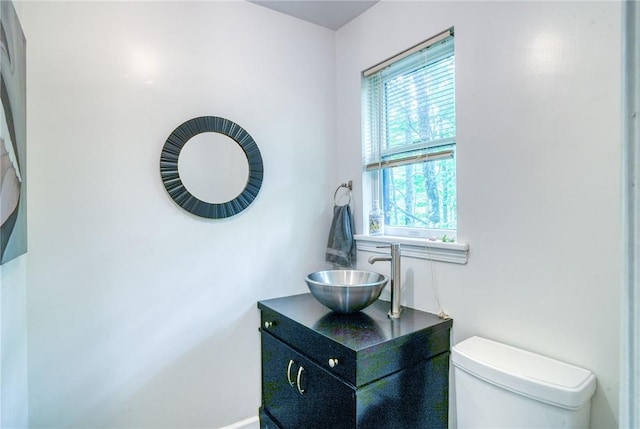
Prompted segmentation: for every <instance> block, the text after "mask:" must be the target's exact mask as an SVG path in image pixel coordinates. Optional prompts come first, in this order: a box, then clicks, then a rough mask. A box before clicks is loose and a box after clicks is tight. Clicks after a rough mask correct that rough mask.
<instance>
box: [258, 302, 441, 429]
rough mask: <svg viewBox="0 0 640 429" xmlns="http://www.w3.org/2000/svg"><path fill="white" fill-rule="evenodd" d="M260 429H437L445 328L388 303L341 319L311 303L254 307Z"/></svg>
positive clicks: (425, 316)
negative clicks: (397, 312) (396, 313)
mask: <svg viewBox="0 0 640 429" xmlns="http://www.w3.org/2000/svg"><path fill="white" fill-rule="evenodd" d="M258 308H259V309H260V310H261V327H260V331H261V341H262V406H261V408H260V427H261V428H262V429H266V428H269V429H276V428H279V429H315V428H318V429H350V428H353V429H356V428H357V429H365V428H367V429H368V428H371V429H373V428H375V429H386V428H389V429H391V428H393V429H416V428H430V429H433V428H446V427H447V422H448V418H447V416H448V387H449V348H450V342H449V338H450V330H451V326H452V323H453V322H452V320H451V319H447V320H443V319H440V318H439V317H438V316H436V315H434V314H430V313H426V312H423V311H419V310H414V309H410V308H404V309H403V313H402V317H400V319H395V320H392V319H389V318H388V317H387V312H388V311H389V303H388V302H384V301H376V302H375V303H373V304H372V305H371V306H369V307H368V308H366V309H365V310H363V311H361V312H358V313H354V314H349V315H343V314H338V313H334V312H332V311H331V310H329V309H327V308H326V307H324V306H322V305H321V304H320V303H318V302H317V301H316V300H315V299H314V298H313V296H312V295H311V294H303V295H295V296H290V297H285V298H276V299H270V300H265V301H260V302H259V303H258Z"/></svg>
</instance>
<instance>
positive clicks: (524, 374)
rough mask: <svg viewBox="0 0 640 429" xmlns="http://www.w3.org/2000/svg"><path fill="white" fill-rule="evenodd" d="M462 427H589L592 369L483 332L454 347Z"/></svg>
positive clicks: (540, 428)
mask: <svg viewBox="0 0 640 429" xmlns="http://www.w3.org/2000/svg"><path fill="white" fill-rule="evenodd" d="M451 362H452V364H453V368H454V379H455V401H456V417H457V421H458V429H466V428H501V429H506V428H536V429H551V428H571V429H573V428H585V429H586V428H588V427H589V418H590V411H591V397H592V396H593V393H594V392H595V389H596V379H595V376H594V375H593V374H592V373H591V372H590V371H588V370H586V369H583V368H579V367H576V366H573V365H569V364H567V363H564V362H560V361H558V360H555V359H550V358H548V357H545V356H541V355H538V354H535V353H531V352H528V351H525V350H521V349H518V348H515V347H512V346H508V345H505V344H501V343H498V342H495V341H491V340H487V339H484V338H480V337H471V338H469V339H467V340H465V341H462V342H460V343H458V344H457V345H455V346H453V347H452V349H451Z"/></svg>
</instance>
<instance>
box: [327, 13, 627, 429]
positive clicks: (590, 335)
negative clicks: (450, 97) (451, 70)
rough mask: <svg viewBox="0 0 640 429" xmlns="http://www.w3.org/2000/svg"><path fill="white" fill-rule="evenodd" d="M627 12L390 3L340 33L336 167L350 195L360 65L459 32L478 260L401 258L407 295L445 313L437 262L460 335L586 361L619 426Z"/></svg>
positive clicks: (599, 408)
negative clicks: (623, 50) (348, 179)
mask: <svg viewBox="0 0 640 429" xmlns="http://www.w3.org/2000/svg"><path fill="white" fill-rule="evenodd" d="M620 17H621V10H620V4H619V3H617V2H557V3H556V2H431V1H429V2H399V1H383V2H381V3H379V4H377V5H376V6H374V7H373V8H372V9H370V10H369V11H367V12H366V13H365V14H364V15H362V16H361V17H359V18H358V19H356V20H355V21H352V22H351V23H350V24H348V25H347V26H345V27H343V28H342V29H341V30H339V31H338V32H337V36H336V46H337V50H336V58H337V97H338V103H337V106H338V110H337V113H338V115H337V117H338V139H337V142H338V146H339V147H340V156H337V157H336V163H337V164H338V165H339V169H338V174H339V175H342V176H348V177H353V178H354V180H356V179H357V180H356V182H355V186H356V193H357V192H359V189H360V187H361V180H360V167H359V162H360V145H359V143H358V142H360V125H359V124H360V77H359V73H360V72H361V71H362V70H364V69H365V68H367V67H369V66H371V65H373V64H376V63H378V62H380V61H381V60H384V59H386V58H388V57H390V56H392V55H394V54H396V53H398V52H400V51H402V50H404V49H406V48H408V47H410V46H412V45H414V44H416V43H418V42H421V41H423V40H425V39H427V38H429V37H430V36H433V35H435V34H437V33H439V32H441V31H442V30H444V29H447V28H449V27H451V26H454V27H455V34H456V35H455V40H456V42H455V43H456V45H455V49H456V73H457V76H456V99H457V115H458V116H457V118H458V146H457V147H458V208H459V214H458V216H459V232H458V239H459V240H460V241H463V242H467V243H469V245H470V258H469V262H468V264H467V265H464V266H461V265H454V264H447V263H429V262H426V261H424V260H416V259H409V258H403V260H402V264H403V276H404V279H405V284H404V294H405V302H406V303H407V304H409V305H410V306H413V307H417V308H422V309H426V310H431V311H437V310H438V308H437V306H436V303H435V299H434V294H433V292H432V289H431V288H430V284H432V270H435V275H434V278H435V280H436V281H435V284H436V287H437V289H438V292H439V296H440V301H441V304H442V306H443V307H444V310H445V311H446V312H447V313H449V314H450V315H451V316H452V317H453V319H454V334H453V341H454V342H458V341H461V340H463V339H465V338H467V337H469V336H472V335H481V336H485V337H488V338H491V339H495V340H498V341H503V342H506V343H510V344H513V345H515V346H519V347H523V348H525V349H530V350H533V351H536V352H539V353H542V354H545V355H549V356H552V357H555V358H557V359H561V360H564V361H567V362H570V363H573V364H576V365H580V366H583V367H586V368H589V369H590V370H592V371H593V372H594V373H595V375H596V376H597V379H598V385H597V392H596V394H595V397H594V402H593V410H592V427H594V428H603V429H606V428H613V427H617V424H616V416H617V408H618V386H619V380H618V362H619V350H620V319H619V297H620V282H621V278H620V270H621V258H622V255H621V242H622V240H621V234H620V227H619V225H620V219H621V211H620V206H621V197H620V188H621V187H620V175H621V168H620V140H621V136H620V128H621V121H620V92H621V91H620V86H621V83H620V75H621V69H620V64H621V58H620V55H621V54H620V50H621V49H620V46H621V29H620V28H621V23H620ZM360 211H361V212H362V211H364V212H366V211H367V209H366V208H365V209H364V210H360ZM366 257H368V255H366V254H363V255H360V261H365V260H366ZM360 264H361V265H362V266H363V267H365V266H366V265H367V264H366V262H365V263H362V262H360ZM376 268H377V269H381V270H383V269H387V268H386V267H385V266H384V265H380V266H379V267H378V266H376Z"/></svg>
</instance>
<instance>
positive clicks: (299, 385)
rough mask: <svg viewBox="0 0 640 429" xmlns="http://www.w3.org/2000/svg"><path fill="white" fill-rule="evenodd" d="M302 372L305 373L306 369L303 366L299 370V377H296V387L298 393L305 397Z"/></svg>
mask: <svg viewBox="0 0 640 429" xmlns="http://www.w3.org/2000/svg"><path fill="white" fill-rule="evenodd" d="M302 371H304V367H302V366H301V367H300V368H298V376H297V377H296V387H297V388H298V392H299V393H300V394H301V395H304V392H305V390H304V389H303V388H302V384H301V381H302Z"/></svg>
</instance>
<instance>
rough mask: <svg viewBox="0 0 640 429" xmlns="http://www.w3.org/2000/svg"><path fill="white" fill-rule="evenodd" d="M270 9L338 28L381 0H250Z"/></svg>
mask: <svg viewBox="0 0 640 429" xmlns="http://www.w3.org/2000/svg"><path fill="white" fill-rule="evenodd" d="M249 1H250V2H251V3H256V4H259V5H261V6H264V7H268V8H269V9H273V10H276V11H278V12H282V13H285V14H287V15H290V16H294V17H296V18H300V19H304V20H305V21H309V22H313V23H314V24H318V25H321V26H323V27H326V28H329V29H330V30H337V29H339V28H340V27H342V26H343V25H345V24H346V23H347V22H349V21H351V20H352V19H353V18H355V17H356V16H358V15H360V14H361V13H362V12H364V11H365V10H367V9H369V8H370V7H371V6H373V5H374V4H376V3H378V1H379V0H371V1H368V0H249Z"/></svg>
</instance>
